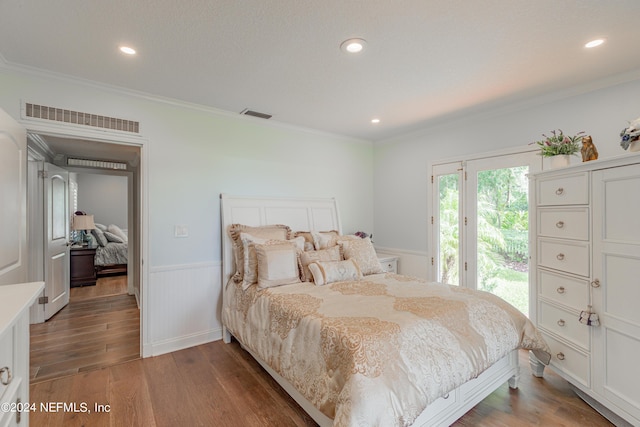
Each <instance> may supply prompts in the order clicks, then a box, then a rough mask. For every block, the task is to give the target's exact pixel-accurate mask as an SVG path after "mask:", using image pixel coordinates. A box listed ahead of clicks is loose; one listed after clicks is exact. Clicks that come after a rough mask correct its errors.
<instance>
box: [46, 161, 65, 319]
mask: <svg viewBox="0 0 640 427" xmlns="http://www.w3.org/2000/svg"><path fill="white" fill-rule="evenodd" d="M42 176H43V179H44V186H43V187H44V210H45V212H44V213H45V218H44V238H45V242H44V248H45V257H44V262H45V265H44V281H45V291H44V293H45V297H46V299H45V300H46V301H47V302H46V303H45V305H44V318H45V320H47V319H49V318H50V317H51V316H53V315H54V314H56V313H57V312H58V311H60V309H62V307H64V306H65V305H67V304H68V303H69V288H70V277H69V240H70V239H69V172H67V171H66V170H64V169H62V168H59V167H57V166H55V165H52V164H50V163H45V164H44V168H43V173H42Z"/></svg>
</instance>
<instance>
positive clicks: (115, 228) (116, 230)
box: [107, 224, 129, 243]
mask: <svg viewBox="0 0 640 427" xmlns="http://www.w3.org/2000/svg"><path fill="white" fill-rule="evenodd" d="M107 231H108V232H109V233H111V234H115V235H116V236H118V237H119V238H120V239H122V241H123V242H124V243H127V242H128V241H129V237H127V233H125V232H124V231H122V229H121V228H120V227H118V226H117V225H115V224H109V225H108V226H107Z"/></svg>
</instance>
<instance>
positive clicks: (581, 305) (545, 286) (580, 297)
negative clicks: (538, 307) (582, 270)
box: [538, 269, 589, 310]
mask: <svg viewBox="0 0 640 427" xmlns="http://www.w3.org/2000/svg"><path fill="white" fill-rule="evenodd" d="M538 285H539V289H540V296H541V297H543V298H546V299H550V300H552V301H555V302H557V303H560V304H563V305H566V306H567V307H571V308H573V309H575V310H584V309H585V308H587V305H589V281H588V280H584V279H578V278H576V277H571V276H565V275H563V274H558V273H554V272H551V271H547V270H542V269H538Z"/></svg>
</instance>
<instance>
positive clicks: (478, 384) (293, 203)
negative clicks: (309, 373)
mask: <svg viewBox="0 0 640 427" xmlns="http://www.w3.org/2000/svg"><path fill="white" fill-rule="evenodd" d="M220 207H221V226H222V229H221V233H222V298H223V304H224V301H225V289H226V285H227V282H228V281H229V279H230V278H231V276H232V275H233V274H234V272H235V265H234V258H233V246H232V242H231V238H230V237H229V234H228V233H227V228H228V226H229V225H231V224H244V225H250V226H260V225H268V224H286V225H288V226H289V227H291V229H292V230H293V231H298V230H300V231H308V230H338V231H340V232H342V227H341V224H340V216H339V210H338V204H337V202H336V200H335V199H333V198H328V199H325V198H273V197H268V198H267V197H245V196H231V195H228V194H221V195H220ZM222 328H223V340H224V342H225V343H229V342H231V334H230V333H229V331H228V329H227V328H226V326H225V325H224V324H223V326H222ZM238 341H239V342H240V340H238ZM240 345H241V346H242V347H243V348H244V349H245V350H247V351H248V352H249V354H251V356H253V358H254V359H256V361H257V362H258V363H260V365H262V367H263V368H264V369H265V370H266V371H267V372H268V373H269V375H271V376H272V377H273V378H274V379H275V380H276V381H277V382H278V384H280V385H281V386H282V388H284V389H285V391H286V392H287V393H288V394H289V395H290V396H291V397H292V398H293V399H294V400H295V401H296V402H297V403H298V404H299V405H300V406H301V407H302V409H304V410H305V411H306V412H307V413H308V414H309V416H311V418H313V419H314V420H315V421H316V422H317V423H318V424H319V425H320V426H322V427H325V426H327V427H328V426H331V425H333V420H332V419H330V418H328V417H327V416H326V415H324V414H323V413H322V412H320V411H319V410H318V409H317V408H315V407H314V406H313V405H312V404H311V403H310V402H309V401H308V400H307V399H306V398H305V397H304V396H302V394H300V393H299V392H298V391H297V390H296V389H295V388H294V387H293V386H292V385H291V383H289V382H288V381H287V380H286V379H284V378H283V377H282V376H280V375H279V374H278V373H277V372H275V371H274V370H273V369H271V367H270V366H268V365H267V364H266V363H265V362H264V361H263V360H261V359H260V358H259V357H258V356H257V355H255V354H253V353H252V352H251V351H249V350H248V349H246V348H245V347H244V345H243V343H242V342H240ZM519 373H520V367H519V364H518V351H517V350H514V351H513V352H511V353H510V354H508V355H507V356H505V357H504V358H502V359H500V360H499V361H498V362H496V363H495V364H494V365H492V366H491V367H490V368H489V369H487V370H486V371H485V372H483V373H482V374H481V375H480V376H478V377H477V378H475V379H472V380H470V381H468V382H466V383H465V384H463V385H461V386H460V387H458V388H457V389H456V390H454V391H452V392H450V393H449V394H447V395H446V396H443V397H441V398H439V399H438V400H436V401H435V402H433V403H431V404H430V405H429V406H428V407H427V408H426V409H425V410H424V412H422V414H420V416H419V417H418V419H417V420H416V421H415V422H414V424H413V425H414V426H430V427H431V426H449V425H451V424H452V423H453V422H454V421H456V420H457V419H458V418H460V417H462V416H463V415H464V414H465V413H466V412H467V411H469V410H470V409H471V408H473V407H474V406H475V405H477V404H478V403H479V402H480V401H482V400H483V399H484V398H485V397H487V396H488V395H489V394H491V393H492V392H493V391H494V390H496V389H497V388H498V387H500V386H501V385H502V384H504V383H505V382H507V381H508V383H509V387H511V388H517V382H518V378H519Z"/></svg>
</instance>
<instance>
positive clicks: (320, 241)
mask: <svg viewBox="0 0 640 427" xmlns="http://www.w3.org/2000/svg"><path fill="white" fill-rule="evenodd" d="M311 236H312V237H313V246H314V247H315V248H316V250H320V249H327V248H330V247H332V246H335V245H337V244H338V242H337V238H338V236H340V233H339V232H338V231H336V230H331V231H312V232H311Z"/></svg>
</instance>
